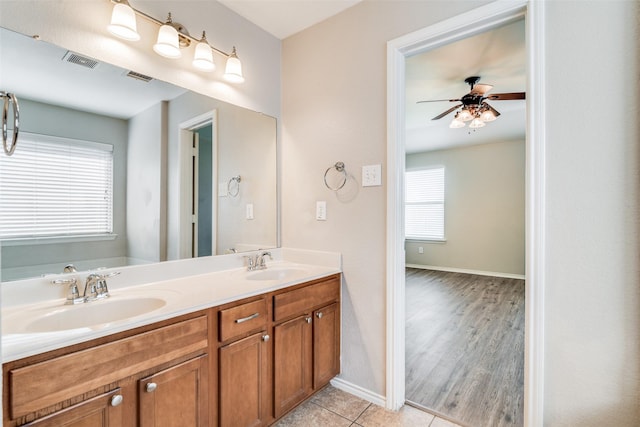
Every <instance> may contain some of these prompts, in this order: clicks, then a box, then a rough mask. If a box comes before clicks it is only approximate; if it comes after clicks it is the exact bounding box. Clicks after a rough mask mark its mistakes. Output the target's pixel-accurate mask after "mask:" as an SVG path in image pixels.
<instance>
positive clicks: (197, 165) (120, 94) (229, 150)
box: [0, 28, 278, 281]
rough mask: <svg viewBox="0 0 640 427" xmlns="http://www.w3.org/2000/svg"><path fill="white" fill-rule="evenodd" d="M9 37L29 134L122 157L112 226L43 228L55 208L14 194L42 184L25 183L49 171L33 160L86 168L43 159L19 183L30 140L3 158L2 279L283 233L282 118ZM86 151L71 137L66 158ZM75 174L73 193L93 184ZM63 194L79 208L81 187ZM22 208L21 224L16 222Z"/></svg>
mask: <svg viewBox="0 0 640 427" xmlns="http://www.w3.org/2000/svg"><path fill="white" fill-rule="evenodd" d="M0 43H1V45H0V51H1V52H2V61H1V65H0V75H2V88H0V89H2V90H7V91H10V92H13V93H16V94H17V96H18V97H19V98H20V111H21V123H20V129H21V135H24V137H23V138H24V140H25V141H26V140H31V141H32V142H34V144H36V145H37V144H44V143H42V142H39V141H50V142H51V141H53V143H62V144H63V145H65V144H66V146H68V147H78V146H80V147H84V146H99V147H105V146H106V147H107V148H108V149H107V151H110V153H111V156H112V168H113V169H112V183H111V184H110V185H111V187H112V193H111V194H110V195H108V196H105V198H107V199H110V200H109V204H110V209H111V211H110V213H107V215H106V216H107V218H108V220H107V221H109V222H110V223H109V224H108V225H107V231H106V232H105V231H104V228H103V231H101V232H96V231H90V232H86V231H84V232H78V231H74V230H73V227H71V228H66V229H64V230H63V231H58V232H45V233H44V234H43V232H42V231H37V230H39V229H38V228H36V227H35V226H33V227H31V226H25V225H24V224H28V223H29V221H31V220H33V221H43V220H44V221H47V220H49V219H51V218H50V217H47V216H46V215H47V214H43V213H42V210H40V211H38V213H37V215H35V214H34V213H33V211H31V212H29V213H28V214H27V213H25V212H27V211H24V212H23V211H16V210H13V209H17V208H16V207H15V204H14V206H13V208H11V207H10V206H11V203H9V202H8V200H9V199H10V198H11V197H15V194H20V195H21V196H20V197H23V196H24V195H25V194H26V193H28V192H29V191H31V190H27V189H26V188H27V187H22V185H23V184H24V185H26V183H30V182H31V181H37V180H38V179H40V180H46V178H35V175H36V174H35V173H33V171H35V170H40V169H46V167H45V166H46V164H47V163H48V164H50V165H51V164H54V163H55V164H58V165H61V166H60V167H61V168H62V172H61V171H57V172H54V173H55V174H56V175H55V176H56V177H58V178H59V177H60V175H64V176H65V177H71V176H72V175H77V174H80V173H81V172H79V171H80V170H81V169H83V163H82V162H80V163H79V164H80V166H78V164H76V165H74V164H73V163H69V166H64V164H66V163H64V164H63V163H61V162H59V161H58V160H56V161H53V160H50V161H48V162H47V161H45V163H44V165H45V166H43V165H36V164H32V165H31V166H28V171H27V174H26V175H23V176H21V178H20V179H19V180H17V181H18V182H19V184H20V185H15V182H16V179H15V177H16V176H17V175H16V174H15V172H11V171H9V169H10V168H9V167H8V165H11V166H15V164H11V163H10V162H11V161H12V160H13V159H14V157H16V156H18V157H16V158H18V159H19V156H20V155H21V153H20V151H21V150H20V149H18V150H17V151H16V153H15V154H14V157H6V158H5V159H2V162H4V163H2V164H0V240H1V242H2V259H1V262H2V265H1V267H2V276H1V277H2V281H9V280H16V279H21V278H27V277H35V276H39V275H42V274H52V273H61V272H62V271H63V268H64V266H65V265H66V264H68V263H73V264H74V265H75V266H76V268H77V269H78V270H88V269H95V268H99V267H117V266H124V265H131V264H142V263H150V262H159V261H165V260H172V259H180V258H189V257H195V256H210V255H221V254H225V253H233V252H242V251H246V250H255V249H262V248H273V247H275V246H276V245H277V244H278V237H277V197H276V181H277V179H276V121H275V119H274V118H272V117H269V116H265V115H263V114H260V113H256V112H254V111H250V110H247V109H244V108H240V107H237V106H234V105H231V104H228V103H225V102H222V101H219V100H216V99H213V98H209V97H206V96H204V95H200V94H196V93H193V92H190V91H187V90H185V89H182V88H179V87H175V86H173V85H170V84H168V83H164V82H161V81H158V80H155V79H152V78H148V77H147V76H143V75H139V74H136V73H134V72H130V71H128V70H122V69H120V68H118V67H114V66H112V65H110V64H106V63H101V62H99V61H94V60H93V59H92V58H86V57H84V56H81V55H75V54H74V53H73V52H67V51H66V50H65V49H62V48H59V47H56V46H53V45H50V44H47V43H45V42H40V41H36V40H34V39H33V38H31V37H28V36H24V35H21V34H17V33H14V32H12V31H9V30H6V29H2V28H0ZM24 151H25V152H24V153H23V154H24V155H25V156H26V154H27V153H26V150H24ZM77 152H78V151H77V150H74V149H73V148H71V149H69V151H68V152H67V153H68V154H65V156H63V157H64V160H65V161H66V160H67V159H68V158H73V157H76V154H77ZM45 159H52V157H46V156H45ZM86 163H90V164H91V165H93V162H92V161H85V162H84V164H86ZM65 168H66V169H65ZM89 169H91V168H89ZM56 179H57V178H56ZM61 181H65V180H61ZM66 181H67V182H68V183H67V184H60V185H56V186H55V187H57V189H58V190H60V188H61V187H63V186H64V185H67V186H68V187H69V188H67V189H66V191H68V193H73V190H74V189H77V187H80V186H82V185H83V183H82V181H78V182H80V183H78V182H76V183H75V184H73V183H72V184H69V182H72V181H70V180H66ZM12 182H13V184H12ZM14 187H15V188H17V191H18V193H13V196H12V193H11V192H10V190H11V189H12V188H14ZM105 191H106V190H105ZM69 197H72V196H69ZM80 197H85V199H82V198H81V199H80V200H81V202H80V203H76V204H78V205H80V207H81V208H84V210H91V209H92V208H91V206H93V205H92V204H91V203H89V199H86V196H80ZM54 199H55V201H56V202H58V203H57V205H55V207H54V208H51V209H52V210H53V211H55V210H56V209H65V210H67V211H68V212H71V213H68V214H67V216H68V215H74V214H75V213H76V212H74V211H73V209H72V210H71V211H69V208H70V206H72V205H73V203H72V202H71V201H69V200H71V199H68V200H67V199H65V200H64V201H63V200H60V199H62V197H61V196H59V195H57V196H56V197H54ZM82 201H83V202H82ZM25 209H27V208H25ZM81 210H82V209H81ZM16 212H19V213H16ZM43 215H44V216H43ZM33 216H39V218H37V219H32V218H31V217H33ZM54 216H55V215H54ZM16 218H18V219H20V224H21V227H14V226H13V225H12V224H13V223H12V220H13V219H16ZM27 219H29V221H27ZM70 223H73V224H76V225H77V223H78V221H77V220H72V221H70ZM17 228H21V229H20V230H18V231H16V229H17ZM25 230H26V231H25Z"/></svg>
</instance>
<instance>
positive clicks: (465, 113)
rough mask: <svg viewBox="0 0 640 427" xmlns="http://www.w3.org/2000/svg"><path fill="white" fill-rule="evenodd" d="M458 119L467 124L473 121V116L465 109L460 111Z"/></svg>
mask: <svg viewBox="0 0 640 427" xmlns="http://www.w3.org/2000/svg"><path fill="white" fill-rule="evenodd" d="M458 119H460V120H462V121H463V122H468V121H469V120H472V119H473V114H471V113H470V112H469V110H468V109H467V108H466V107H465V108H463V109H462V111H460V114H459V116H458Z"/></svg>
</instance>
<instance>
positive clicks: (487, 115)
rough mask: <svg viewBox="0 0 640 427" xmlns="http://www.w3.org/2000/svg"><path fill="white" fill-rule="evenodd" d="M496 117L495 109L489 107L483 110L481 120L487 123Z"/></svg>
mask: <svg viewBox="0 0 640 427" xmlns="http://www.w3.org/2000/svg"><path fill="white" fill-rule="evenodd" d="M495 119H496V115H495V114H493V111H491V110H489V109H487V110H484V111H483V112H482V114H480V120H482V121H483V122H485V123H487V122H492V121H494V120H495Z"/></svg>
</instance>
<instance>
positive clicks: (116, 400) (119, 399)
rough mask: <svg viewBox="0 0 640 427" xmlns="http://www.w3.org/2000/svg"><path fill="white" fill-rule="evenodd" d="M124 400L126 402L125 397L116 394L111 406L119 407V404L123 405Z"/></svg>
mask: <svg viewBox="0 0 640 427" xmlns="http://www.w3.org/2000/svg"><path fill="white" fill-rule="evenodd" d="M123 400H124V397H122V395H121V394H116V395H115V396H113V397H112V398H111V406H118V405H119V404H121V403H122V401H123Z"/></svg>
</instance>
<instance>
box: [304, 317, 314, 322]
mask: <svg viewBox="0 0 640 427" xmlns="http://www.w3.org/2000/svg"><path fill="white" fill-rule="evenodd" d="M305 320H306V321H307V323H311V322H312V321H313V318H312V317H311V316H309V317H307V318H306V319H305Z"/></svg>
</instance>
